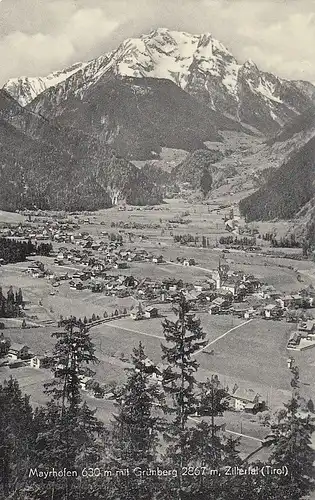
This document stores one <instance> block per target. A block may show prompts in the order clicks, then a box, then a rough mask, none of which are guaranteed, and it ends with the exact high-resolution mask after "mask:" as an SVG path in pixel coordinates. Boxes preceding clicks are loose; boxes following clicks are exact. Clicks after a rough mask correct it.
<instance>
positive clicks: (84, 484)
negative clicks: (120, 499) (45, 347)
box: [29, 318, 103, 500]
mask: <svg viewBox="0 0 315 500" xmlns="http://www.w3.org/2000/svg"><path fill="white" fill-rule="evenodd" d="M62 326H64V331H63V332H58V333H54V334H53V336H54V337H56V338H57V342H56V345H55V349H54V358H55V359H56V360H57V364H56V366H55V367H54V368H53V371H54V375H55V379H54V381H53V382H50V383H47V384H46V385H45V391H46V393H47V394H48V395H50V396H51V399H50V401H49V403H48V404H47V407H46V408H45V409H44V410H43V415H42V420H43V423H42V427H41V431H40V434H39V436H38V439H37V443H36V446H35V447H34V459H33V461H34V463H35V464H36V463H37V464H42V467H44V468H48V469H52V468H55V469H56V470H62V469H63V468H65V469H66V470H71V471H73V470H78V471H79V472H80V471H81V470H82V468H87V467H95V466H97V463H98V462H99V460H100V450H101V441H102V440H101V436H102V432H103V426H102V425H101V424H100V422H98V420H97V419H96V418H95V415H94V412H93V411H91V410H90V409H89V408H88V406H87V405H86V404H85V403H82V399H81V394H80V378H81V374H82V373H83V369H84V367H85V366H86V365H88V364H89V363H93V362H95V361H96V358H95V355H94V346H93V344H92V342H91V340H90V337H89V335H88V332H87V331H86V329H85V328H84V326H83V325H82V323H78V322H75V321H74V319H73V318H70V319H69V320H64V321H63V322H62ZM92 483H93V480H92ZM29 486H32V487H33V488H35V490H34V491H33V494H34V497H35V498H39V499H41V500H44V499H46V498H49V499H50V498H53V499H54V500H59V498H60V499H62V500H71V499H72V498H76V499H80V498H84V499H85V498H86V499H88V498H89V499H90V498H91V500H92V499H94V496H93V495H94V493H92V492H91V491H90V496H86V491H87V489H89V488H91V481H90V478H89V480H88V481H81V480H80V476H79V479H78V478H76V477H65V478H62V480H60V478H58V480H56V479H55V478H52V480H51V481H46V482H44V483H41V484H40V485H35V486H34V484H32V485H29ZM36 486H37V490H36ZM35 494H36V496H35ZM84 495H85V496H84ZM95 498H96V497H95Z"/></svg>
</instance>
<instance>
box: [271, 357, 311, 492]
mask: <svg viewBox="0 0 315 500" xmlns="http://www.w3.org/2000/svg"><path fill="white" fill-rule="evenodd" d="M291 372H292V380H291V386H292V397H291V399H290V401H289V402H288V403H287V404H286V405H285V409H286V411H285V412H283V413H282V415H281V418H280V419H279V421H278V424H277V427H276V429H275V430H274V433H275V435H276V436H277V439H276V441H275V448H274V450H273V452H272V454H271V457H270V462H271V463H272V464H274V465H275V466H277V467H279V468H280V467H282V466H285V467H287V470H288V474H287V475H281V476H277V477H276V478H275V479H276V480H275V482H274V488H275V490H276V492H277V495H278V498H284V499H286V500H298V499H300V498H303V497H304V496H305V495H307V494H308V493H309V492H310V491H311V490H312V488H313V487H314V484H313V481H312V478H314V475H315V469H314V466H313V463H314V460H315V452H314V450H313V448H312V447H311V438H312V433H313V432H314V431H315V426H314V425H313V424H312V422H311V419H310V417H309V416H308V417H307V418H305V417H303V416H301V414H300V408H301V406H300V395H299V385H300V382H299V370H298V368H297V367H296V366H293V367H292V368H291Z"/></svg>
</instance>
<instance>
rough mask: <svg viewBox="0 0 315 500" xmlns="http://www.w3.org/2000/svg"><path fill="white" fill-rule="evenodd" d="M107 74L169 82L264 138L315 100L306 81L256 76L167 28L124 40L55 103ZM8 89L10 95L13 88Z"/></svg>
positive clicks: (73, 79) (61, 90)
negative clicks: (163, 79)
mask: <svg viewBox="0 0 315 500" xmlns="http://www.w3.org/2000/svg"><path fill="white" fill-rule="evenodd" d="M66 72H67V70H65V75H66ZM107 72H112V74H114V75H116V76H118V77H119V76H121V77H133V78H166V79H169V80H171V81H173V82H174V83H175V84H176V85H177V86H179V87H180V88H182V89H183V90H185V91H186V92H187V93H189V94H191V95H192V96H193V97H196V98H197V99H198V100H200V101H201V102H203V103H204V104H206V105H207V106H208V107H210V108H212V109H213V110H216V111H218V112H220V113H223V114H227V115H231V116H232V117H234V119H236V120H238V121H241V122H244V123H246V124H248V125H250V126H254V127H255V128H256V129H257V130H259V131H260V132H262V133H264V134H268V135H269V134H273V133H276V131H277V130H279V128H280V127H281V126H282V125H283V124H284V123H285V122H286V121H287V120H289V119H291V118H293V117H294V116H295V115H297V114H299V113H300V112H301V111H303V110H304V109H306V108H307V107H308V106H309V105H310V103H311V101H312V99H313V97H314V95H315V87H314V86H313V85H312V84H311V83H310V82H303V81H297V82H294V81H289V80H285V79H281V78H279V77H277V76H275V75H272V74H271V73H267V72H263V71H260V70H259V69H258V67H257V66H256V65H255V64H254V63H253V62H252V61H246V62H245V63H244V64H241V63H240V62H238V61H237V60H236V58H235V57H234V56H233V54H232V53H231V52H230V51H229V50H228V49H227V48H226V47H225V46H224V45H223V44H222V43H221V42H220V41H218V40H216V39H215V38H214V37H213V36H212V35H211V34H210V33H205V34H200V35H194V34H190V33H186V32H180V31H173V30H168V29H166V28H159V29H157V30H153V31H151V32H150V33H149V34H147V35H142V36H140V37H139V38H128V39H127V40H124V41H123V42H122V43H121V44H120V45H119V46H118V47H117V48H116V49H115V50H113V51H111V52H109V53H108V54H105V55H102V56H100V57H98V58H96V59H93V60H92V61H90V62H88V63H84V66H83V67H79V68H78V70H77V71H75V72H74V73H73V74H71V75H70V76H68V77H67V78H66V77H65V78H64V80H63V81H62V82H60V83H59V84H58V85H56V86H55V87H54V88H55V89H56V93H57V94H58V95H59V98H60V99H62V96H63V95H64V94H65V92H66V93H67V92H69V90H70V89H71V92H72V93H73V94H74V95H75V96H79V97H80V98H81V97H82V96H83V95H84V93H85V92H86V91H87V90H88V88H89V87H91V86H94V85H97V83H98V81H99V80H100V79H102V77H103V76H104V75H105V74H106V73H107ZM313 89H314V92H313ZM7 90H10V91H12V86H11V88H10V89H7ZM44 93H45V92H44ZM15 95H16V94H15ZM40 95H42V93H39V94H38V96H40ZM38 96H37V97H38Z"/></svg>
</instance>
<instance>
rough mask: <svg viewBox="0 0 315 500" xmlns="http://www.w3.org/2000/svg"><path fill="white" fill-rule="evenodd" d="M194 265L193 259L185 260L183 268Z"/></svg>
mask: <svg viewBox="0 0 315 500" xmlns="http://www.w3.org/2000/svg"><path fill="white" fill-rule="evenodd" d="M195 265H196V261H195V259H185V260H184V261H183V266H185V267H189V266H195Z"/></svg>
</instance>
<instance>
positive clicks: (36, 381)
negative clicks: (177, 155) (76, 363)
mask: <svg viewBox="0 0 315 500" xmlns="http://www.w3.org/2000/svg"><path fill="white" fill-rule="evenodd" d="M220 204H222V206H223V205H224V199H223V200H214V201H213V205H211V206H210V207H208V206H207V205H204V204H201V203H198V202H196V203H194V204H192V205H191V204H189V203H188V202H187V201H185V200H167V201H166V203H165V204H164V205H161V206H160V207H157V209H156V210H144V209H135V208H133V209H132V208H129V207H128V209H127V210H125V211H124V210H122V211H121V210H118V208H117V207H116V208H112V209H110V210H106V211H100V212H97V213H94V214H90V215H89V219H90V224H82V225H81V228H80V230H81V231H88V232H89V233H90V234H91V235H92V236H93V237H94V238H96V239H104V236H103V234H102V232H104V231H105V232H106V231H108V232H111V231H113V232H117V230H118V229H117V228H114V229H113V228H112V225H113V223H117V221H122V222H124V223H127V222H128V223H133V222H137V223H141V224H144V225H145V226H146V227H145V229H132V230H130V229H119V231H121V233H122V234H123V235H125V241H126V243H125V246H126V248H143V249H146V250H148V251H149V252H151V253H153V254H155V255H160V254H162V255H163V257H164V260H165V262H164V263H162V264H159V265H157V264H152V263H149V262H141V263H131V264H130V267H129V268H128V269H126V270H123V271H118V270H112V271H110V274H121V273H123V274H124V275H133V276H135V277H136V278H139V279H143V278H146V277H149V278H151V279H155V280H163V279H165V278H170V277H176V278H177V279H179V278H181V279H182V280H183V281H184V282H187V283H195V282H196V281H197V280H202V279H204V278H205V277H207V276H209V274H210V272H211V270H213V269H215V268H217V266H218V264H219V262H220V261H221V262H222V261H223V260H224V261H225V263H227V264H229V266H230V268H231V269H232V270H243V271H245V272H246V273H250V274H253V275H255V276H256V277H257V278H259V279H261V281H262V282H263V283H266V284H268V285H273V286H274V287H275V288H276V289H277V290H278V291H280V292H289V293H293V292H294V291H298V290H300V289H301V287H304V286H307V285H308V284H310V283H313V284H315V265H314V263H312V262H310V261H296V260H289V259H284V258H282V257H269V256H268V257H267V256H265V255H262V254H260V253H257V252H256V253H254V252H244V251H241V250H240V251H230V252H229V253H222V249H220V248H218V247H217V241H218V239H219V238H220V236H222V235H226V232H225V230H224V216H225V215H226V214H227V213H228V211H229V207H227V206H226V208H222V207H221V208H220ZM234 209H235V210H236V207H235V205H234ZM184 212H189V215H188V216H187V219H189V222H188V223H187V224H183V225H177V226H176V225H175V227H171V226H168V225H167V222H168V221H169V219H173V218H175V217H179V216H181V215H182V214H183V213H184ZM21 220H23V217H22V216H20V215H17V214H3V213H0V222H12V223H13V222H15V221H16V222H20V221H21ZM101 223H102V224H101ZM152 224H160V226H161V228H162V227H163V228H164V229H163V232H162V230H161V228H158V229H154V228H153V227H152ZM258 226H259V225H258ZM279 227H280V226H279ZM273 228H274V225H273V224H272V223H270V224H269V225H268V223H264V224H263V225H262V227H261V228H260V229H259V230H261V231H262V232H268V231H271V230H272V229H273ZM278 230H279V229H278ZM130 231H131V232H132V238H131V241H129V239H128V237H127V234H128V233H130ZM181 233H182V234H184V233H185V234H186V233H190V234H193V235H199V236H201V235H205V236H207V237H209V238H210V241H211V248H195V247H184V246H180V245H179V244H176V243H174V238H173V236H174V235H175V234H181ZM143 237H145V238H143ZM54 246H56V249H58V246H59V245H58V244H55V243H54ZM62 246H64V245H62ZM66 246H69V247H71V245H70V244H66ZM178 257H180V258H190V257H193V258H194V259H195V260H196V265H195V266H191V267H184V266H182V265H180V264H178V263H177V262H176V260H177V258H178ZM40 260H41V261H42V262H43V263H44V264H45V266H46V268H49V269H50V270H51V271H54V272H57V273H58V274H60V273H65V272H68V273H69V274H70V275H71V274H73V273H74V272H75V271H76V270H77V269H79V270H81V269H82V267H80V265H70V266H57V265H56V264H54V262H53V259H51V258H46V257H45V258H44V257H41V258H40ZM28 265H29V262H26V263H20V264H15V265H7V266H2V267H0V284H1V286H2V287H3V289H4V290H7V289H8V287H9V286H11V285H12V286H13V287H14V288H17V287H21V288H22V290H23V295H24V299H25V300H26V302H27V304H26V313H27V314H28V315H29V316H36V317H37V320H35V321H36V322H37V323H38V324H39V325H41V326H40V327H39V328H29V329H21V328H20V325H21V321H20V320H5V325H6V330H5V334H6V335H8V336H9V337H10V339H11V341H12V342H21V343H25V344H27V345H28V346H29V347H30V349H31V350H32V352H34V353H36V354H43V353H45V352H48V353H51V352H52V350H53V345H54V339H52V337H51V334H52V332H53V331H56V330H57V321H58V320H59V318H60V316H61V315H62V316H64V317H65V316H69V315H74V316H76V317H81V318H83V317H84V316H87V317H91V316H92V314H93V313H94V314H95V315H99V316H100V317H102V316H103V313H104V311H107V312H108V313H109V314H110V313H111V311H114V310H115V309H116V308H118V309H121V308H124V307H126V308H127V309H130V307H131V306H134V305H135V304H137V301H135V299H133V298H131V297H128V298H125V299H119V298H117V297H115V296H105V295H102V294H97V293H92V292H91V291H89V290H82V291H77V290H72V289H70V288H69V284H68V283H67V282H61V285H60V286H59V287H58V288H53V287H52V286H51V284H50V283H49V281H48V280H46V279H38V278H32V277H31V276H30V275H28V274H26V273H25V272H23V271H25V269H26V268H27V267H28ZM299 275H300V276H299ZM298 277H299V279H298ZM301 277H302V278H301ZM301 279H302V280H303V281H302V283H301ZM51 292H53V294H51ZM158 307H159V310H160V314H161V316H162V317H160V318H157V319H150V320H142V321H134V320H132V319H131V318H129V317H128V318H124V319H119V320H115V321H112V322H109V323H107V324H101V325H98V326H95V327H93V328H91V330H90V334H91V337H92V340H93V342H94V344H95V347H96V355H97V357H98V359H99V363H98V364H96V365H95V367H94V369H95V371H96V375H95V378H96V379H97V380H98V381H99V382H104V383H111V382H118V383H121V382H123V381H124V379H125V377H126V374H125V370H124V368H126V366H127V363H126V362H125V361H124V359H125V358H126V357H128V356H129V355H130V353H131V352H132V349H133V348H134V347H135V346H137V345H138V344H139V342H142V343H143V345H144V347H145V351H146V354H147V355H148V357H149V358H150V359H152V360H153V361H154V362H156V363H158V362H160V361H161V343H162V342H163V328H162V320H163V316H167V317H169V318H172V317H173V313H172V311H171V308H170V306H169V305H168V304H163V305H162V304H161V305H158ZM199 316H200V319H201V322H202V325H203V328H204V331H205V332H206V334H207V337H206V338H207V342H208V345H207V347H206V348H205V349H204V350H203V351H202V352H200V353H198V354H197V359H198V361H199V363H200V370H199V373H198V377H199V379H206V378H207V377H210V376H211V375H212V374H214V373H216V374H218V375H219V377H220V379H221V381H222V382H223V383H224V384H225V385H226V386H229V387H230V388H231V387H233V386H234V385H235V383H236V384H238V385H239V386H241V387H243V388H247V389H253V390H255V391H257V392H258V393H259V394H261V396H262V397H263V399H265V400H266V401H267V403H268V405H270V407H271V408H272V409H273V410H275V409H276V408H278V407H279V406H281V405H282V404H283V403H284V402H286V401H287V399H288V398H289V396H290V373H289V370H288V368H287V358H288V355H289V353H288V351H287V350H286V343H287V339H288V337H289V335H290V332H291V330H292V325H290V324H288V323H286V322H285V321H266V320H262V319H253V320H251V321H245V320H242V319H238V318H236V317H233V316H230V315H222V316H221V315H220V316H210V315H209V314H207V313H200V314H199ZM48 322H51V323H52V325H48ZM293 328H294V327H293ZM295 359H296V363H297V364H298V365H299V368H300V372H301V382H302V387H301V391H302V395H304V396H305V398H309V397H311V398H313V399H315V388H314V384H313V380H314V377H315V349H314V350H308V351H305V352H301V353H296V354H295ZM10 375H12V376H14V377H16V378H17V379H18V380H19V381H20V384H21V387H22V388H23V390H24V391H25V392H26V393H28V394H29V395H30V396H31V401H32V403H33V404H34V405H38V404H43V403H44V401H45V399H46V398H45V396H44V394H43V391H42V386H43V383H44V382H45V381H46V380H48V379H49V378H50V377H51V375H50V373H49V372H48V371H46V370H34V369H31V368H25V367H24V368H17V369H12V370H11V369H9V368H7V367H1V368H0V382H1V381H3V380H4V379H6V378H8V377H9V376H10ZM84 398H85V399H86V400H87V401H88V403H89V404H90V406H91V407H92V408H94V409H96V410H97V415H98V416H99V417H100V418H101V419H102V420H104V421H105V422H109V421H110V420H111V418H112V412H113V411H114V406H113V403H112V402H111V401H106V400H98V399H95V398H93V397H91V396H89V395H87V394H86V393H84ZM226 420H227V424H228V429H230V430H231V431H233V432H236V433H240V434H245V435H248V436H252V438H253V439H252V440H251V439H250V438H246V437H244V438H243V440H242V446H243V448H244V450H245V451H246V450H247V451H248V452H249V451H251V450H252V449H254V448H255V446H256V444H257V443H256V441H255V439H259V438H261V437H262V435H263V434H262V430H261V428H260V427H259V426H258V425H257V421H255V418H254V419H253V418H252V419H250V418H248V416H247V415H244V414H242V415H241V414H228V415H227V416H226ZM263 432H264V431H263Z"/></svg>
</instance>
